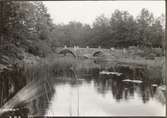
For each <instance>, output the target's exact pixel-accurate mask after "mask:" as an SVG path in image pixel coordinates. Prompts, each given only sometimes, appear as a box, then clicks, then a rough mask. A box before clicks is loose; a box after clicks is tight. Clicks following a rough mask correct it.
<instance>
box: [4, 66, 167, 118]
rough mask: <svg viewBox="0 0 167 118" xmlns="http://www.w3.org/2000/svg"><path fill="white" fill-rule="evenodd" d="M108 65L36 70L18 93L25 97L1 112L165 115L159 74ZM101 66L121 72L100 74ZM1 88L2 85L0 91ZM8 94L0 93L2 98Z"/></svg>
mask: <svg viewBox="0 0 167 118" xmlns="http://www.w3.org/2000/svg"><path fill="white" fill-rule="evenodd" d="M89 66H90V64H89ZM107 66H108V67H107V68H106V66H105V67H104V66H92V68H91V66H90V67H89V68H81V66H78V67H72V66H68V67H67V68H63V69H60V68H59V69H55V68H54V69H53V70H49V71H50V72H49V74H47V76H43V75H42V73H43V72H42V73H40V72H38V74H39V76H37V77H38V78H40V79H38V80H34V81H32V82H30V83H29V86H28V85H26V86H27V88H26V89H23V90H22V91H21V93H22V94H20V96H23V98H24V99H19V100H20V101H18V100H16V102H15V103H17V104H14V106H13V107H14V108H16V110H15V111H9V112H5V113H4V114H3V116H9V115H20V116H25V115H26V116H27V115H33V116H34V115H37V116H43V115H46V116H48V115H49V116H57V115H58V116H61V115H65V116H78V115H83V116H84V115H105V116H106V115H114V116H117V115H118V116H119V115H123V116H127V115H142V116H143V115H152V116H154V115H157V116H159V115H163V116H164V115H165V94H164V92H163V91H161V90H160V89H159V88H158V87H159V86H161V84H162V81H161V78H158V79H157V80H154V81H153V80H152V79H151V78H150V77H149V75H148V74H147V70H146V68H141V67H136V68H131V67H128V66H117V67H115V68H113V67H112V65H110V66H109V65H107ZM102 70H106V71H117V72H120V73H123V75H122V76H119V77H118V76H113V75H101V74H99V72H101V71H102ZM21 73H22V72H20V75H21V76H20V77H22V78H26V77H25V76H26V74H25V73H24V74H23V73H22V74H21ZM10 77H11V76H9V75H8V76H6V78H10ZM1 79H2V80H4V79H3V78H1ZM124 79H130V80H141V81H142V83H132V82H125V81H122V80H124ZM7 80H8V79H7ZM3 82H4V83H5V80H4V81H3ZM6 83H9V82H6ZM14 83H17V82H14ZM22 83H23V84H22V86H23V85H25V82H22ZM1 84H2V83H1ZM152 84H156V85H157V87H155V86H152ZM7 85H8V84H7ZM7 85H3V86H7ZM15 86H16V85H15ZM18 88H19V87H18ZM7 90H10V88H7ZM27 91H29V92H28V93H27ZM2 92H3V93H4V89H2V91H1V95H2ZM15 93H16V91H15ZM6 94H7V93H6ZM13 95H14V94H13ZM18 96H19V94H18ZM10 97H11V96H10V95H6V97H4V98H2V97H1V101H2V99H3V100H4V99H6V98H8V99H9V98H10ZM14 100H15V99H14ZM4 103H5V102H3V103H2V104H1V106H3V105H4ZM12 104H13V103H12Z"/></svg>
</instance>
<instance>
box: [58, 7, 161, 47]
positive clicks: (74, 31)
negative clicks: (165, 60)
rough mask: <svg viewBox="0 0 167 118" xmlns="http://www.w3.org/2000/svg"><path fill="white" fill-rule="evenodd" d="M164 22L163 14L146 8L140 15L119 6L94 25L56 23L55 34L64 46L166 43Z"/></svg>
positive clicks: (152, 45) (154, 45) (153, 45)
mask: <svg viewBox="0 0 167 118" xmlns="http://www.w3.org/2000/svg"><path fill="white" fill-rule="evenodd" d="M163 23H164V16H163V15H162V16H160V17H158V18H154V16H153V14H152V13H151V12H149V11H148V10H146V9H142V10H141V12H140V14H139V15H138V16H137V17H136V18H134V17H133V16H132V15H131V14H129V13H128V12H127V11H120V10H115V11H114V13H113V14H112V16H111V17H110V18H107V17H105V16H104V15H101V16H99V17H97V18H96V19H95V21H94V22H93V26H92V27H91V26H89V25H83V24H81V23H79V22H70V23H69V24H67V25H56V26H55V29H56V30H57V31H56V30H55V37H56V39H57V41H56V42H59V44H60V45H61V46H62V45H67V46H74V45H78V46H81V47H85V46H87V45H88V46H90V47H98V46H101V47H104V48H111V47H118V48H122V47H128V46H141V47H143V46H144V47H162V44H163V43H162V41H163V39H164V24H163ZM58 32H60V33H58ZM56 33H57V34H56Z"/></svg>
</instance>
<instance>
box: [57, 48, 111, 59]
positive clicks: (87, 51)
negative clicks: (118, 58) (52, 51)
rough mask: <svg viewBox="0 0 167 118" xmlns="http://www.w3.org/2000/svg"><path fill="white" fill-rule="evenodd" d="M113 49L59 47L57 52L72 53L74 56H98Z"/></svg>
mask: <svg viewBox="0 0 167 118" xmlns="http://www.w3.org/2000/svg"><path fill="white" fill-rule="evenodd" d="M111 51H112V50H111V49H102V48H79V47H64V48H57V49H56V52H57V53H58V54H63V55H66V54H71V55H73V56H74V57H86V58H91V57H97V56H105V55H109V54H110V53H111Z"/></svg>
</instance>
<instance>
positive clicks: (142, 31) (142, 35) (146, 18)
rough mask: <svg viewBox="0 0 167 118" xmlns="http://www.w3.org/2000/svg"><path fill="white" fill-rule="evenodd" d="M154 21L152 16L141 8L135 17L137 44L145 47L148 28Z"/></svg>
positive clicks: (147, 38)
mask: <svg viewBox="0 0 167 118" xmlns="http://www.w3.org/2000/svg"><path fill="white" fill-rule="evenodd" d="M153 21H154V16H153V14H152V13H151V12H149V11H148V10H147V9H145V8H143V9H142V10H141V13H140V15H139V16H138V17H137V24H138V36H139V44H140V45H142V46H147V45H149V44H148V42H149V41H148V40H149V38H150V36H149V31H148V30H149V27H150V26H152V24H153Z"/></svg>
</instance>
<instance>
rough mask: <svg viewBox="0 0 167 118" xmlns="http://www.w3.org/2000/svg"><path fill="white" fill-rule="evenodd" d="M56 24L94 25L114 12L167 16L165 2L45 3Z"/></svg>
mask: <svg viewBox="0 0 167 118" xmlns="http://www.w3.org/2000/svg"><path fill="white" fill-rule="evenodd" d="M43 3H44V4H45V6H46V7H47V9H48V13H49V14H50V15H51V18H52V20H53V22H54V23H55V24H67V23H68V22H69V21H79V22H81V23H84V24H89V25H92V23H93V22H94V20H95V18H96V17H98V16H100V15H101V14H104V15H105V16H106V17H110V16H111V14H112V13H113V12H114V10H116V9H119V10H124V11H128V12H129V13H130V14H132V15H133V16H135V17H136V16H137V15H139V13H140V11H141V9H142V8H146V9H148V10H149V11H150V12H152V13H153V14H154V16H155V17H158V16H160V15H161V14H162V13H163V14H165V1H158V0H157V1H44V2H43Z"/></svg>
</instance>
